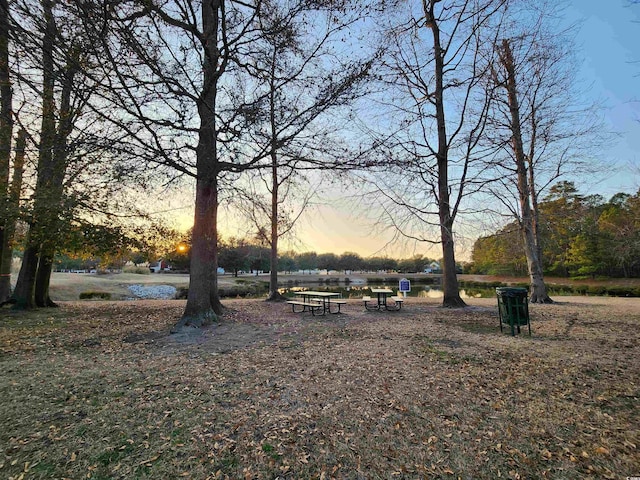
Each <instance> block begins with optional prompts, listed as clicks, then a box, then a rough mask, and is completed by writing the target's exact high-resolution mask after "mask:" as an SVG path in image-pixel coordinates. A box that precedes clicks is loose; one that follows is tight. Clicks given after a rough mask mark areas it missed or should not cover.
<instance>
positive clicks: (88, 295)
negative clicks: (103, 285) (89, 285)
mask: <svg viewBox="0 0 640 480" xmlns="http://www.w3.org/2000/svg"><path fill="white" fill-rule="evenodd" d="M92 298H99V299H101V300H111V294H110V293H109V292H81V293H80V300H89V299H92Z"/></svg>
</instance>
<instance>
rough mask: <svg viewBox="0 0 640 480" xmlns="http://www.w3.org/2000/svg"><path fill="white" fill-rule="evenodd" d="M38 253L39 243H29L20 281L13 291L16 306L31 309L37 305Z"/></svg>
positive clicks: (19, 276) (23, 257) (25, 251)
mask: <svg viewBox="0 0 640 480" xmlns="http://www.w3.org/2000/svg"><path fill="white" fill-rule="evenodd" d="M38 253H39V248H38V246H37V245H29V246H28V247H27V248H26V249H25V250H24V255H23V256H22V266H21V267H20V273H19V274H18V281H17V282H16V288H15V290H14V291H13V299H14V300H15V303H16V305H15V306H16V308H22V309H31V308H35V307H36V301H35V288H36V274H37V272H38V261H39V257H38Z"/></svg>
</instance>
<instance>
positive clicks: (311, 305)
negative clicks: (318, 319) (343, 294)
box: [287, 300, 324, 315]
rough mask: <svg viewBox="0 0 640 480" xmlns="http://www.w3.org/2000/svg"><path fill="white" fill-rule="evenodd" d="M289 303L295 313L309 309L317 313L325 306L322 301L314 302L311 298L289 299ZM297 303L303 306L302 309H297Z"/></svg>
mask: <svg viewBox="0 0 640 480" xmlns="http://www.w3.org/2000/svg"><path fill="white" fill-rule="evenodd" d="M287 303H288V304H289V305H291V310H292V311H293V313H302V312H304V311H306V310H309V311H310V312H311V313H312V314H313V315H315V314H316V313H315V312H316V311H318V310H320V309H323V308H324V307H323V305H322V302H313V301H310V300H287ZM296 305H298V306H301V307H302V309H300V310H297V311H296Z"/></svg>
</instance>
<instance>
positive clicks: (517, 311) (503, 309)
mask: <svg viewBox="0 0 640 480" xmlns="http://www.w3.org/2000/svg"><path fill="white" fill-rule="evenodd" d="M528 293H529V292H528V291H527V289H526V288H514V287H500V288H496V297H498V315H499V316H500V331H501V332H502V324H503V323H505V324H508V325H509V327H510V328H511V335H515V332H516V330H517V332H518V333H520V326H522V325H527V326H528V327H529V335H531V322H530V321H529V299H528V296H527V295H528Z"/></svg>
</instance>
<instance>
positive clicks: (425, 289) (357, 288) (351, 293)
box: [279, 283, 496, 298]
mask: <svg viewBox="0 0 640 480" xmlns="http://www.w3.org/2000/svg"><path fill="white" fill-rule="evenodd" d="M373 288H389V289H391V290H393V291H394V292H396V291H397V290H398V288H397V285H394V286H389V285H375V286H374V287H373ZM304 290H316V291H321V292H337V293H340V294H341V295H342V297H343V298H360V297H362V296H364V295H371V287H368V286H366V285H349V286H327V285H323V284H320V283H318V284H315V285H314V284H306V285H305V286H304V287H286V288H280V289H279V292H280V293H281V294H283V295H287V296H293V293H294V292H301V291H304ZM459 292H460V297H461V298H490V297H494V296H495V294H496V293H495V289H489V288H487V289H484V288H483V289H481V288H470V289H461V290H460V291H459ZM407 296H408V297H422V298H442V297H443V296H444V293H443V292H442V289H441V288H439V287H434V286H429V285H412V286H411V291H410V292H408V293H407Z"/></svg>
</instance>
